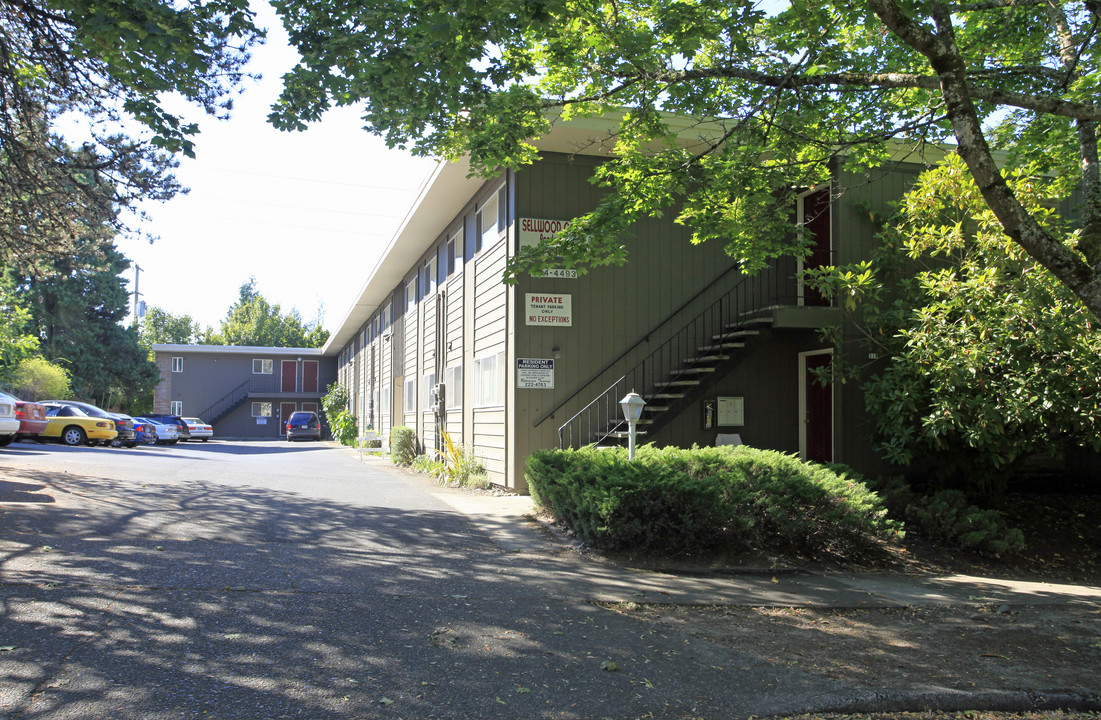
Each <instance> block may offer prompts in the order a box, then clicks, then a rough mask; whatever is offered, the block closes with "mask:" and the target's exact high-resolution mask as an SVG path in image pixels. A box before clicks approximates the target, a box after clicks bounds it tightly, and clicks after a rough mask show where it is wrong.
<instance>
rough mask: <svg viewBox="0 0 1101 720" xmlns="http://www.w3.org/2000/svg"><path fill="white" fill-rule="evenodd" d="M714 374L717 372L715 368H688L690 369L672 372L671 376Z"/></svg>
mask: <svg viewBox="0 0 1101 720" xmlns="http://www.w3.org/2000/svg"><path fill="white" fill-rule="evenodd" d="M713 372H715V368H713V367H688V368H681V369H680V370H677V371H675V372H671V373H669V374H670V375H683V374H686V373H713Z"/></svg>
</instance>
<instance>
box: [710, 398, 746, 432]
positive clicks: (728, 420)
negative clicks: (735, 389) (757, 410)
mask: <svg viewBox="0 0 1101 720" xmlns="http://www.w3.org/2000/svg"><path fill="white" fill-rule="evenodd" d="M716 399H717V400H718V402H719V413H718V425H719V427H723V426H729V425H745V398H740V397H719V398H716Z"/></svg>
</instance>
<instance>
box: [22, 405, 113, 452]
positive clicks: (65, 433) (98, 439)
mask: <svg viewBox="0 0 1101 720" xmlns="http://www.w3.org/2000/svg"><path fill="white" fill-rule="evenodd" d="M42 404H43V405H45V406H46V430H45V431H44V432H43V433H41V434H40V435H39V436H38V439H39V440H41V441H46V440H59V441H61V442H63V443H65V444H66V445H95V444H97V443H98V444H101V445H106V444H107V443H109V442H111V441H112V440H114V439H115V437H116V436H117V435H118V432H117V431H116V430H115V421H114V420H112V419H110V418H104V417H99V416H95V415H89V414H88V413H87V412H85V411H84V408H81V407H79V406H76V405H63V404H61V403H59V402H54V401H47V402H44V403H42Z"/></svg>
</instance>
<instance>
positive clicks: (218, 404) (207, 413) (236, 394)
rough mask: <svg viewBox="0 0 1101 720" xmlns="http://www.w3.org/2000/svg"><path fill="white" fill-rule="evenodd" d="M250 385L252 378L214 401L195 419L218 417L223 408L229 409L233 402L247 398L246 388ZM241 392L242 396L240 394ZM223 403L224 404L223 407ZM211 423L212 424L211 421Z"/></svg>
mask: <svg viewBox="0 0 1101 720" xmlns="http://www.w3.org/2000/svg"><path fill="white" fill-rule="evenodd" d="M251 383H252V378H249V379H248V380H245V381H244V382H243V383H241V384H240V385H238V386H237V387H235V388H233V389H232V390H230V391H229V392H227V393H226V394H225V395H223V396H222V397H220V398H218V399H217V400H215V401H214V402H213V404H211V406H210V407H208V408H207V409H206V410H204V411H202V412H201V413H199V414H198V416H197V417H201V418H208V417H213V416H214V415H220V414H221V413H222V412H223V411H224V410H225V408H227V407H229V406H230V405H232V404H233V403H235V402H237V401H239V400H241V399H243V398H246V397H248V393H249V391H248V387H249V385H250V384H251ZM242 392H243V393H244V394H242ZM230 398H233V399H232V400H230ZM227 400H229V402H226V401H227ZM223 403H224V405H223ZM216 408H217V412H215V413H213V415H212V414H211V411H213V410H215V409H216ZM211 422H213V420H212V421H211Z"/></svg>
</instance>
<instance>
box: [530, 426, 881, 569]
mask: <svg viewBox="0 0 1101 720" xmlns="http://www.w3.org/2000/svg"><path fill="white" fill-rule="evenodd" d="M527 480H528V487H529V488H530V491H531V494H532V497H533V499H534V500H535V502H536V504H537V505H538V506H540V507H542V508H544V509H546V510H547V511H548V512H550V513H551V514H552V515H553V516H554V517H555V518H556V519H558V520H560V521H561V522H563V523H565V524H566V525H567V526H568V527H570V528H571V529H572V530H573V531H574V532H575V533H577V534H578V535H579V536H580V537H581V538H582V539H584V540H585V541H586V542H587V543H589V544H590V545H592V546H594V547H598V548H605V549H611V550H621V549H628V548H629V549H632V550H641V551H661V552H680V551H687V550H699V549H701V548H720V547H722V548H730V549H755V550H771V551H777V552H783V553H787V554H794V555H800V556H804V557H808V556H809V557H819V558H826V557H830V558H835V559H855V558H858V557H860V556H862V555H866V554H867V553H868V552H869V551H871V550H873V549H874V548H877V547H880V546H881V543H882V542H883V541H896V540H898V539H900V538H901V537H902V525H901V523H898V522H896V521H893V520H889V519H888V518H887V517H886V509H885V508H884V507H883V504H882V503H881V502H880V500H879V497H878V496H877V495H876V494H875V493H874V492H872V491H870V490H868V488H867V487H866V486H865V484H864V483H863V482H862V480H861V479H860V478H859V477H857V476H855V475H854V474H852V473H845V472H838V471H837V470H836V469H832V468H828V467H826V466H823V465H817V464H813V463H805V462H802V461H800V460H799V459H797V458H796V457H794V456H791V455H785V454H783V453H780V452H775V451H771V450H760V449H756V448H751V447H747V446H737V447H718V448H692V449H690V450H685V449H681V448H654V447H653V446H649V445H647V446H643V447H642V448H640V449H639V451H638V453H637V455H636V459H635V460H634V461H629V460H627V454H626V451H623V450H619V449H602V450H597V449H593V448H585V449H582V450H542V451H538V452H536V453H534V454H532V455H531V457H530V458H529V459H528V462H527Z"/></svg>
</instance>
